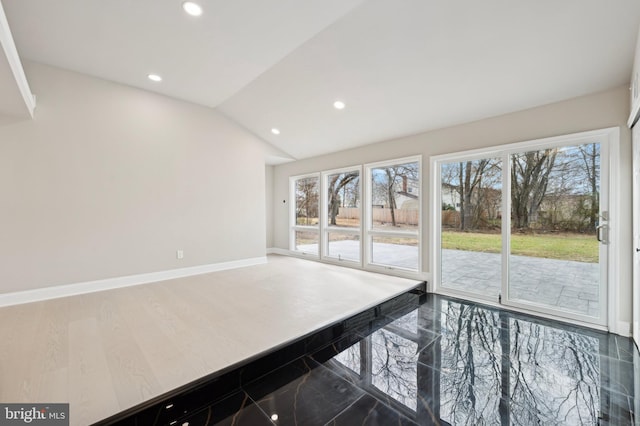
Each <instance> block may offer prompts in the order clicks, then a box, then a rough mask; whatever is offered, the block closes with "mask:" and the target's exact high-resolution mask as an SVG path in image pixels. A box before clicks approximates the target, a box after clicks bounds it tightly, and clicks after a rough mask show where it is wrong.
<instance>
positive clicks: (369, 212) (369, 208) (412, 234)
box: [363, 155, 424, 275]
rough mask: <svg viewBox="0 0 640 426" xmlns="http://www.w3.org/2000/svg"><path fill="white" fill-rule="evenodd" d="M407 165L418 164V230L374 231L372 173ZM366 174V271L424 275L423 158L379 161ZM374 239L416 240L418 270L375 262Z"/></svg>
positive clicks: (366, 169) (368, 166)
mask: <svg viewBox="0 0 640 426" xmlns="http://www.w3.org/2000/svg"><path fill="white" fill-rule="evenodd" d="M407 163H418V194H419V195H418V228H417V230H415V231H389V230H380V229H373V205H372V200H373V185H372V172H373V169H377V168H382V167H387V166H393V165H399V164H407ZM364 169H365V174H364V179H365V185H366V189H365V194H366V204H365V207H364V208H365V215H366V217H365V219H364V225H365V227H364V234H363V235H364V238H363V240H364V242H365V244H364V246H365V247H364V257H363V262H364V264H365V267H366V269H369V270H372V271H377V272H387V271H398V272H400V273H401V274H402V275H405V274H422V271H423V269H422V266H423V261H422V257H423V245H424V244H422V239H423V234H422V230H423V228H422V226H423V223H422V222H423V220H422V218H423V208H422V207H423V204H424V193H423V185H422V181H423V179H424V176H423V172H422V156H421V155H414V156H410V157H403V158H396V159H393V160H385V161H379V162H375V163H368V164H365V165H364ZM374 237H391V238H393V237H398V238H407V237H409V238H415V239H416V241H417V243H418V264H417V265H416V269H410V268H403V267H400V266H392V265H385V264H381V263H374V262H373V238H374Z"/></svg>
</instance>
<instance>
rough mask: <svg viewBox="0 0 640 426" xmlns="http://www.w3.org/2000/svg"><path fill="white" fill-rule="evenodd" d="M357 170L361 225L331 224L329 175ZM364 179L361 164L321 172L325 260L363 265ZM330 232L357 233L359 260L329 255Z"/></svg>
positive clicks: (323, 254) (321, 230)
mask: <svg viewBox="0 0 640 426" xmlns="http://www.w3.org/2000/svg"><path fill="white" fill-rule="evenodd" d="M354 171H357V172H358V174H359V181H358V192H359V194H360V207H359V208H358V210H359V211H360V226H358V227H352V228H341V227H337V226H331V225H329V224H328V216H329V199H328V198H329V194H328V188H329V185H328V179H329V176H332V175H336V174H340V173H348V172H354ZM362 179H363V173H362V166H361V165H357V166H351V167H341V168H339V169H332V170H326V171H323V172H322V173H321V183H322V188H323V190H322V196H321V197H320V199H321V207H320V210H321V212H322V213H321V218H320V232H321V234H322V235H321V240H322V243H321V246H322V250H321V252H320V254H321V257H322V258H323V259H324V260H327V261H330V262H336V263H340V264H350V265H352V266H359V267H362V265H363V259H364V255H363V250H364V247H363V244H364V242H363V238H362V235H363V230H364V225H363V224H364V220H363V219H364V218H363V214H364V209H363V204H364V200H365V197H364V194H363V192H362V188H363V187H362ZM329 234H343V235H357V236H358V238H359V245H360V248H359V256H358V257H359V258H358V260H351V259H341V258H339V257H335V256H330V255H329Z"/></svg>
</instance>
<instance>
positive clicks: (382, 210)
mask: <svg viewBox="0 0 640 426" xmlns="http://www.w3.org/2000/svg"><path fill="white" fill-rule="evenodd" d="M420 168H421V166H420V158H419V157H413V158H405V159H401V160H395V161H389V162H384V163H376V164H371V165H367V166H366V173H367V181H368V191H367V193H368V197H369V202H368V203H367V207H368V211H367V224H366V225H367V226H366V229H367V236H366V237H367V245H366V247H367V264H369V265H375V266H381V267H385V268H400V269H406V270H411V271H418V270H420V214H421V213H420V212H421V209H420V204H421V201H420V187H421V185H420V175H421V173H420Z"/></svg>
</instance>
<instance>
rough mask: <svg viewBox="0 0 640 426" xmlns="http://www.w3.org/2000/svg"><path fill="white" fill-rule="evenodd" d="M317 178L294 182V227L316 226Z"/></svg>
mask: <svg viewBox="0 0 640 426" xmlns="http://www.w3.org/2000/svg"><path fill="white" fill-rule="evenodd" d="M318 183H319V178H317V177H308V178H303V179H298V180H296V225H303V226H318V188H319V184H318Z"/></svg>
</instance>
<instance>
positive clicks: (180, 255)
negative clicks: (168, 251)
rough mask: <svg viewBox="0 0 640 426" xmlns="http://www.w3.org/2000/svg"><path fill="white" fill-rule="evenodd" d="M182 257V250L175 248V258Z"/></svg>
mask: <svg viewBox="0 0 640 426" xmlns="http://www.w3.org/2000/svg"><path fill="white" fill-rule="evenodd" d="M183 258H184V251H183V250H176V259H183Z"/></svg>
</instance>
